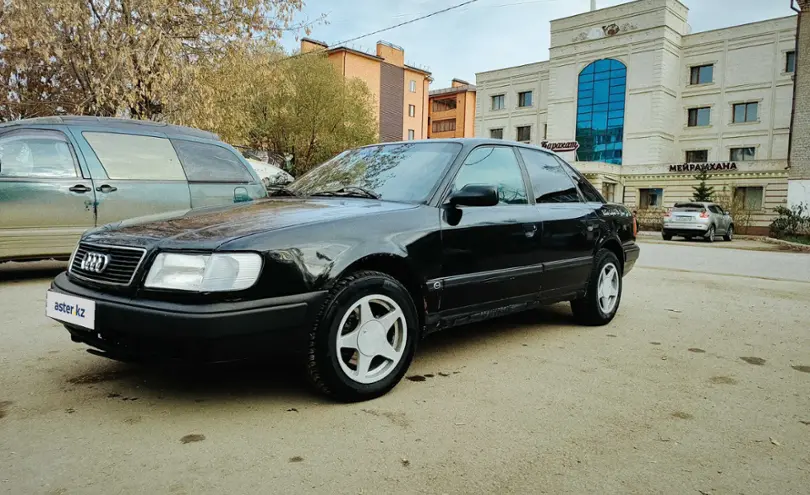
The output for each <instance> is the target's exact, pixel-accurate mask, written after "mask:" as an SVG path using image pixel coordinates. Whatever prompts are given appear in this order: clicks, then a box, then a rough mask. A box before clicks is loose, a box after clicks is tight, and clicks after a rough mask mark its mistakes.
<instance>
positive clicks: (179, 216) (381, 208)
mask: <svg viewBox="0 0 810 495" xmlns="http://www.w3.org/2000/svg"><path fill="white" fill-rule="evenodd" d="M415 207H416V205H410V204H403V203H393V202H386V201H377V200H366V199H362V198H271V199H265V200H259V201H254V202H251V203H244V204H241V205H231V206H224V207H215V208H203V209H197V210H182V211H173V212H169V213H165V214H161V215H153V216H149V217H140V218H134V219H130V220H124V221H122V222H118V223H113V224H110V225H105V226H104V227H100V228H98V229H95V230H93V231H90V232H88V233H87V234H86V235H85V236H84V238H83V240H84V241H85V242H92V243H98V244H108V245H122V246H133V247H144V248H147V249H149V248H151V247H155V246H159V247H161V248H168V249H171V248H184V249H200V250H211V249H216V248H217V247H219V246H220V245H222V244H223V243H225V242H228V241H232V240H234V239H238V238H240V237H244V236H248V235H252V234H258V233H263V232H268V231H273V230H278V229H284V228H289V227H296V226H300V225H304V224H312V223H319V222H326V221H332V220H338V219H341V218H350V217H356V216H361V215H370V214H379V213H384V212H388V211H396V210H404V209H410V208H415Z"/></svg>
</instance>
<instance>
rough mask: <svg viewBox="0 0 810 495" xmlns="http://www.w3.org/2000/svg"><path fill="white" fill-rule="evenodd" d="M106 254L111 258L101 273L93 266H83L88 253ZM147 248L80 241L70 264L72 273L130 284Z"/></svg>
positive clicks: (107, 281) (105, 282)
mask: <svg viewBox="0 0 810 495" xmlns="http://www.w3.org/2000/svg"><path fill="white" fill-rule="evenodd" d="M91 253H93V254H100V255H106V256H107V257H108V259H109V261H108V262H107V264H106V266H105V267H104V268H103V270H101V272H100V273H96V272H95V271H93V269H92V268H93V267H86V268H82V261H84V259H85V257H87V256H88V255H91ZM144 254H146V250H145V249H141V248H130V247H120V246H103V245H100V244H86V243H84V242H82V243H79V247H77V248H76V252H75V253H74V255H73V261H72V262H71V264H70V274H71V275H75V276H76V277H79V278H82V279H85V280H90V281H92V282H99V283H103V284H111V285H129V284H131V283H132V278H133V277H134V276H135V272H136V271H137V270H138V266H140V264H141V261H142V260H143V257H144Z"/></svg>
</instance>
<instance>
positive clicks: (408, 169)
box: [289, 143, 461, 203]
mask: <svg viewBox="0 0 810 495" xmlns="http://www.w3.org/2000/svg"><path fill="white" fill-rule="evenodd" d="M460 150H461V145H460V144H458V143H396V144H380V145H377V146H368V147H365V148H357V149H353V150H349V151H345V152H343V153H341V154H339V155H338V156H336V157H334V158H332V159H331V160H329V161H327V162H326V163H324V164H322V165H320V166H318V167H317V168H315V169H313V170H312V171H310V172H308V173H307V174H306V175H304V176H303V177H301V178H300V179H298V180H297V181H295V182H294V183H293V184H291V185H290V187H289V188H290V189H291V190H293V191H294V192H296V193H298V194H301V195H304V196H308V195H311V194H316V193H324V192H329V191H338V190H346V189H350V188H362V189H365V190H368V191H372V192H374V193H376V195H378V196H379V197H380V199H384V200H387V201H399V202H405V203H421V202H424V201H425V200H427V197H428V194H430V191H431V190H432V189H433V186H434V185H435V184H436V182H437V181H438V180H439V179H440V178H441V177H442V176H443V175H444V173H445V171H446V170H447V167H448V166H449V165H450V163H452V161H453V159H454V158H455V157H456V155H457V154H458V152H459V151H460Z"/></svg>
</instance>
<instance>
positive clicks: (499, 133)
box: [489, 128, 503, 139]
mask: <svg viewBox="0 0 810 495" xmlns="http://www.w3.org/2000/svg"><path fill="white" fill-rule="evenodd" d="M489 137H491V138H492V139H503V128H500V129H490V130H489Z"/></svg>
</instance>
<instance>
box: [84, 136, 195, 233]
mask: <svg viewBox="0 0 810 495" xmlns="http://www.w3.org/2000/svg"><path fill="white" fill-rule="evenodd" d="M72 132H73V135H74V136H75V137H76V140H77V142H79V146H80V149H81V152H82V153H83V154H84V157H85V160H86V161H87V164H88V167H89V169H90V173H91V174H92V177H93V184H94V186H95V191H96V198H97V200H98V225H104V224H107V223H111V222H117V221H119V220H124V219H127V218H135V217H141V216H147V215H155V214H159V213H165V212H169V211H177V210H188V209H190V208H191V197H190V195H189V189H188V183H187V182H186V175H185V173H184V172H183V167H182V166H181V165H180V159H179V158H178V157H177V153H175V151H174V147H172V144H171V142H170V141H169V140H168V139H167V138H166V136H165V135H163V134H160V133H146V134H126V133H121V132H115V131H114V130H110V131H107V130H99V129H96V128H86V129H79V128H74V129H72Z"/></svg>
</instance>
